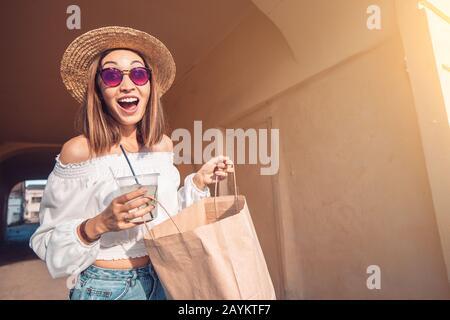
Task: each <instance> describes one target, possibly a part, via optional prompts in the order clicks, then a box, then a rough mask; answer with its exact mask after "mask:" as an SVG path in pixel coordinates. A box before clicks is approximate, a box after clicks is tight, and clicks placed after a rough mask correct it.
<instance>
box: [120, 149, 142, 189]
mask: <svg viewBox="0 0 450 320" xmlns="http://www.w3.org/2000/svg"><path fill="white" fill-rule="evenodd" d="M119 146H120V149H121V150H122V153H123V155H124V156H125V159H126V160H127V162H128V166H129V167H130V169H131V173H132V174H133V177H134V180H136V183H137V184H139V185H140V183H139V181H138V179H137V177H136V174H135V173H134V170H133V166H132V165H131V163H130V160H129V159H128V156H127V153H126V152H125V149H124V148H123V146H122V144H119Z"/></svg>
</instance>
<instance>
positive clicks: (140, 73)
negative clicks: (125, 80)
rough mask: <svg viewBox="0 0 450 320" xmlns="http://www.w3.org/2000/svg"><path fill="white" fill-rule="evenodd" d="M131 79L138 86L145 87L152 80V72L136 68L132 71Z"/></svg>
mask: <svg viewBox="0 0 450 320" xmlns="http://www.w3.org/2000/svg"><path fill="white" fill-rule="evenodd" d="M130 79H131V81H133V82H134V83H135V84H136V85H138V86H143V85H144V84H146V83H147V81H148V79H150V72H149V71H148V70H147V69H145V68H134V69H131V71H130Z"/></svg>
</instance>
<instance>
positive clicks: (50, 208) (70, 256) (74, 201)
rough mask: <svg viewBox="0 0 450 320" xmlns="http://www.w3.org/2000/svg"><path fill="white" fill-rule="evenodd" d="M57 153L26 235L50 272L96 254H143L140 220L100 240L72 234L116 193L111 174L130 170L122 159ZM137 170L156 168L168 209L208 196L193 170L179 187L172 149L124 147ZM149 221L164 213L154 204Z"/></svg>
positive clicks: (82, 263)
mask: <svg viewBox="0 0 450 320" xmlns="http://www.w3.org/2000/svg"><path fill="white" fill-rule="evenodd" d="M59 157H60V155H59V154H58V155H57V156H56V159H55V160H56V163H55V167H54V168H53V171H52V172H51V173H50V175H49V177H48V180H47V185H46V187H45V190H44V195H43V198H42V202H41V207H40V213H39V220H40V226H39V228H38V229H37V230H36V232H35V233H34V234H33V236H32V237H31V239H30V247H31V248H32V249H33V250H34V252H36V254H37V255H38V256H39V257H40V258H41V259H42V260H45V262H46V264H47V267H48V270H49V272H50V274H51V276H52V277H53V278H57V277H63V276H67V275H69V274H71V273H73V272H74V271H73V270H79V271H82V270H84V269H86V268H87V267H89V266H90V265H91V264H92V263H93V262H94V261H95V260H114V259H126V258H136V257H142V256H146V255H147V252H146V249H145V246H144V241H143V236H144V234H145V231H146V228H145V226H144V225H140V226H136V227H134V228H132V229H128V230H122V231H118V232H108V233H105V234H103V235H102V236H101V238H100V240H98V241H96V242H94V243H92V244H90V245H86V244H85V243H84V242H82V241H81V239H79V237H78V234H77V227H78V225H79V224H80V223H81V222H83V220H85V219H88V218H92V217H94V216H96V215H97V214H99V213H101V212H102V211H103V210H104V209H105V208H106V207H107V206H108V205H109V204H110V202H111V201H112V200H113V199H114V198H115V197H116V196H117V195H118V187H117V184H116V182H115V180H114V178H119V177H125V176H131V175H132V173H131V170H130V168H129V166H128V163H127V161H126V159H125V158H124V157H123V155H121V154H110V155H105V156H100V157H97V158H93V159H90V160H87V161H85V162H81V163H76V164H63V163H62V162H61V161H60V160H59ZM128 157H129V160H130V162H131V164H132V166H133V169H134V171H135V173H136V175H139V174H146V173H159V177H158V189H157V199H158V201H159V202H160V203H161V204H162V205H163V206H164V207H165V208H166V209H167V211H168V212H169V213H170V214H171V215H175V214H177V213H178V212H179V211H180V210H181V209H183V208H185V207H188V206H190V205H191V204H193V203H194V202H196V201H198V200H200V199H202V198H205V197H209V196H210V193H209V189H208V188H207V187H206V188H205V189H204V190H200V189H198V187H197V186H196V185H195V184H194V183H193V181H192V178H193V175H194V173H192V174H190V175H188V176H187V177H186V178H185V180H184V186H183V187H181V188H180V189H179V190H178V188H179V185H180V173H179V171H178V169H177V168H176V167H175V166H174V164H173V160H174V153H173V152H137V153H129V154H128ZM156 210H157V212H158V215H157V217H156V219H155V220H153V221H151V222H149V223H148V225H149V226H150V227H153V226H154V225H156V224H159V223H161V222H162V221H164V220H166V219H168V216H167V214H165V213H164V211H163V210H162V209H161V208H160V207H159V205H158V207H157V208H156Z"/></svg>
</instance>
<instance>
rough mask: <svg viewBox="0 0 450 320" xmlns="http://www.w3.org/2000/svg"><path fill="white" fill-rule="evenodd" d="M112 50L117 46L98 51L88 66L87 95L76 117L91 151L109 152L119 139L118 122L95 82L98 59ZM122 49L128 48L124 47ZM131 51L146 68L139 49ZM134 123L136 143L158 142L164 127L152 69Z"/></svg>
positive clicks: (98, 152) (95, 153)
mask: <svg viewBox="0 0 450 320" xmlns="http://www.w3.org/2000/svg"><path fill="white" fill-rule="evenodd" d="M113 50H117V49H111V50H106V51H104V52H103V53H101V54H99V55H98V56H97V57H96V58H95V59H94V60H93V61H92V63H91V65H90V66H89V71H88V83H87V88H86V95H85V98H84V102H83V103H82V105H81V108H80V110H79V112H78V115H77V118H76V120H75V127H76V129H77V130H78V131H79V132H81V133H82V134H83V135H84V136H85V137H86V138H87V140H88V144H89V152H90V154H91V155H92V154H94V155H102V154H103V153H108V152H109V151H110V149H111V148H112V147H113V146H115V145H118V144H119V143H120V126H119V123H118V122H117V121H116V119H114V117H113V116H112V115H111V113H110V111H109V109H108V107H107V106H106V105H105V102H104V101H103V98H102V94H101V92H100V89H99V87H98V83H97V72H98V68H99V66H100V62H101V61H102V59H103V57H105V56H106V55H107V54H108V53H109V52H111V51H113ZM125 50H130V49H126V48H125ZM130 51H134V50H130ZM134 52H135V53H136V54H138V55H139V56H140V57H141V58H142V60H143V61H144V63H145V66H146V67H147V68H149V66H150V64H149V62H148V59H146V58H145V57H144V56H143V55H141V54H140V53H139V52H136V51H134ZM136 127H137V133H136V135H137V140H138V143H139V144H140V145H144V146H147V147H151V146H152V145H154V144H157V143H158V142H160V141H161V139H162V137H163V134H164V133H165V131H166V129H167V124H166V122H165V119H164V112H163V108H162V104H161V99H160V96H159V88H158V84H157V81H155V79H154V77H153V72H151V77H150V97H149V99H148V102H147V106H146V108H145V113H144V115H143V117H142V119H141V121H139V122H138V123H137V124H136Z"/></svg>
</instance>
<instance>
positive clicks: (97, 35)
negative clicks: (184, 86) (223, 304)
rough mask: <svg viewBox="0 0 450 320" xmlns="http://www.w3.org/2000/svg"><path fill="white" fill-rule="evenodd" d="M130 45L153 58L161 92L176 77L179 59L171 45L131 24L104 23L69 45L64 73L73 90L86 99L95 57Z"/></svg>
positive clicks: (62, 69)
mask: <svg viewBox="0 0 450 320" xmlns="http://www.w3.org/2000/svg"><path fill="white" fill-rule="evenodd" d="M116 48H117V49H118V48H127V49H132V50H135V51H138V52H139V53H141V54H142V55H143V56H145V57H146V58H147V59H148V60H149V61H150V66H149V67H150V68H151V69H152V70H153V76H154V79H155V80H156V81H157V82H158V84H159V87H160V94H161V96H162V95H163V94H164V93H165V92H166V91H167V90H168V89H169V88H170V86H171V85H172V83H173V80H174V79H175V70H176V69H175V61H174V60H173V57H172V55H171V53H170V51H169V50H168V49H167V47H166V46H165V45H164V44H163V43H162V42H161V41H159V40H158V39H157V38H155V37H153V36H151V35H149V34H148V33H145V32H143V31H139V30H135V29H132V28H128V27H117V26H111V27H103V28H99V29H94V30H91V31H88V32H86V33H84V34H82V35H80V36H79V37H77V38H76V39H75V40H74V41H73V42H72V43H71V44H70V45H69V46H68V47H67V49H66V51H65V52H64V55H63V57H62V60H61V68H60V71H61V77H62V80H63V82H64V85H65V86H66V88H67V90H69V93H70V94H71V95H72V96H73V97H74V98H75V99H76V100H77V101H78V102H80V103H81V102H82V101H83V100H84V95H85V92H86V86H87V79H88V69H89V66H90V64H91V62H92V60H93V59H94V58H95V57H96V56H97V55H98V54H100V53H101V52H103V51H105V50H108V49H116Z"/></svg>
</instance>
